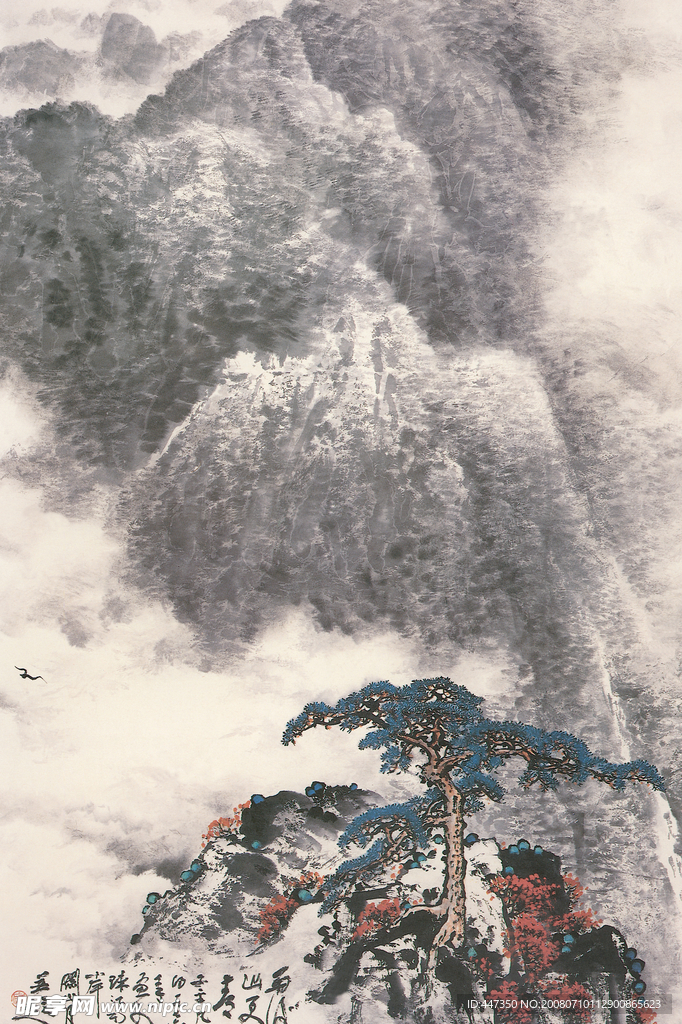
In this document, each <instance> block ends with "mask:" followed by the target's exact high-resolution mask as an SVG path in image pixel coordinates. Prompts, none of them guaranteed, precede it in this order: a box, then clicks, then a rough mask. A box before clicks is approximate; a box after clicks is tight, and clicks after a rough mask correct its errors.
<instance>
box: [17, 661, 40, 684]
mask: <svg viewBox="0 0 682 1024" xmlns="http://www.w3.org/2000/svg"><path fill="white" fill-rule="evenodd" d="M14 667H15V669H16V670H17V672H19V673H20V675H21V678H22V679H42V680H43V682H46V679H45V677H44V676H31V675H29V674H28V671H27V669H25V668H19V666H18V665H15V666H14Z"/></svg>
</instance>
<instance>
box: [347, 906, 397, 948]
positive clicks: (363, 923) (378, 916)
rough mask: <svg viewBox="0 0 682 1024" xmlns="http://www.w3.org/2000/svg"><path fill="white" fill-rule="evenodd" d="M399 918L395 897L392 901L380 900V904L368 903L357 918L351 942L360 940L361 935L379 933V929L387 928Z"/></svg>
mask: <svg viewBox="0 0 682 1024" xmlns="http://www.w3.org/2000/svg"><path fill="white" fill-rule="evenodd" d="M399 917H400V900H399V899H398V898H397V897H394V898H393V899H392V900H382V901H381V903H368V904H367V906H366V907H365V908H364V910H363V911H362V913H361V914H360V915H359V917H358V923H357V927H356V929H355V931H354V932H353V940H354V941H356V940H357V939H361V938H362V936H363V935H367V934H368V933H369V932H374V931H379V929H380V928H388V926H389V925H391V924H393V922H394V921H397V920H398V918H399Z"/></svg>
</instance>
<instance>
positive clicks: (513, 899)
mask: <svg viewBox="0 0 682 1024" xmlns="http://www.w3.org/2000/svg"><path fill="white" fill-rule="evenodd" d="M488 888H489V890H490V892H493V893H495V895H496V896H499V897H500V899H501V900H502V903H503V904H504V909H505V911H506V912H507V915H508V916H509V917H510V918H515V917H518V916H519V915H520V914H532V916H533V917H536V918H538V919H539V920H544V921H549V920H550V919H551V918H552V917H553V916H554V914H555V911H556V901H557V899H558V898H559V896H561V894H562V889H561V886H560V885H558V884H556V883H554V882H546V881H544V879H541V878H540V876H539V875H530V876H529V877H528V878H519V876H518V875H496V876H495V878H493V879H492V880H491V881H490V883H489V885H488Z"/></svg>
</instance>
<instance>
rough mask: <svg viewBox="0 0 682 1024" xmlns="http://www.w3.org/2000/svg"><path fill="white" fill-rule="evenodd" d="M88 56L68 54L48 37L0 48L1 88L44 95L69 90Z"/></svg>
mask: <svg viewBox="0 0 682 1024" xmlns="http://www.w3.org/2000/svg"><path fill="white" fill-rule="evenodd" d="M87 62H88V55H85V54H76V53H71V52H70V51H69V50H64V49H62V48H61V47H59V46H55V44H54V43H52V42H50V40H49V39H38V40H36V41H35V42H32V43H25V44H24V45H23V46H5V47H4V48H3V49H2V50H0V88H2V89H6V90H13V91H14V90H25V91H27V92H33V93H38V94H40V93H43V94H44V95H45V96H47V97H50V98H51V97H53V96H63V95H65V94H66V93H68V92H70V91H71V89H72V88H73V86H74V83H75V80H76V78H77V77H78V75H79V74H81V72H82V71H84V69H85V67H86V64H87Z"/></svg>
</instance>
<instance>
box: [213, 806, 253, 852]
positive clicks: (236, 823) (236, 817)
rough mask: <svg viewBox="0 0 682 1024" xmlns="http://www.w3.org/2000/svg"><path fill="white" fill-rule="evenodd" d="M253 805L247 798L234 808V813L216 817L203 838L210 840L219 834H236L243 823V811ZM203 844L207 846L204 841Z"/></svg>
mask: <svg viewBox="0 0 682 1024" xmlns="http://www.w3.org/2000/svg"><path fill="white" fill-rule="evenodd" d="M250 806H251V801H250V800H247V801H246V803H243V804H237V806H236V807H234V808H233V809H232V815H231V816H229V817H226V818H214V820H213V821H212V822H211V823H210V825H209V826H208V828H207V829H206V832H204V833H203V834H202V837H201V838H202V839H205V840H206V841H207V842H210V841H211V839H217V838H218V837H219V836H224V835H236V834H237V833H238V832H239V829H240V828H241V824H242V811H243V810H244V809H245V808H246V807H250ZM201 845H202V846H206V843H202V844H201Z"/></svg>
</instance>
